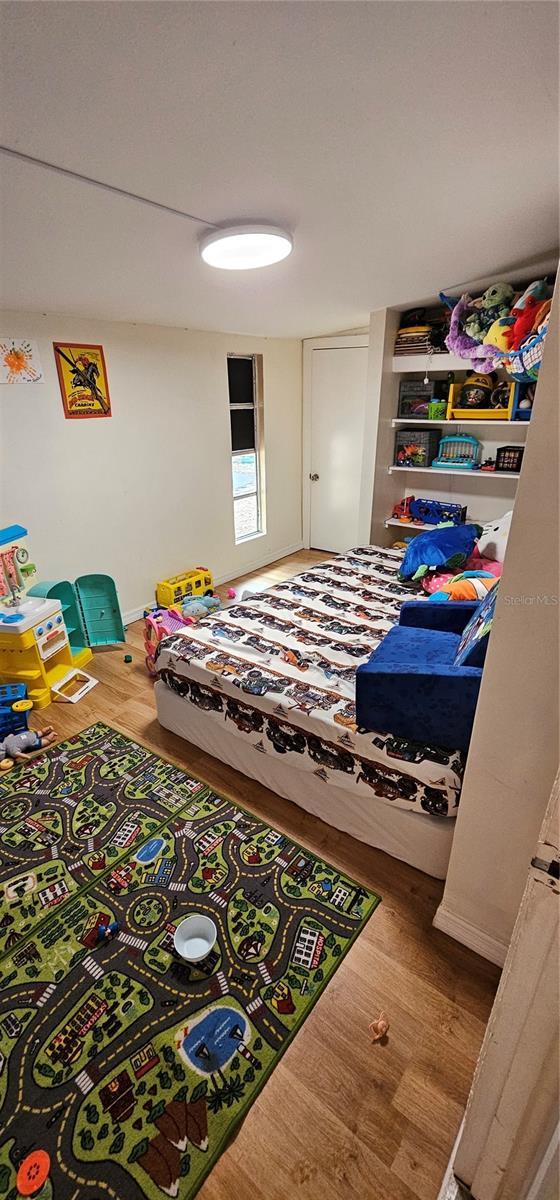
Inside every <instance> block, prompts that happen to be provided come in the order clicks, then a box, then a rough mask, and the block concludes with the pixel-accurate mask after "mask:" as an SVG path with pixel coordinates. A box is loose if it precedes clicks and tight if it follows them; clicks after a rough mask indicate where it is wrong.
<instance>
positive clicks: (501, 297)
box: [464, 283, 514, 342]
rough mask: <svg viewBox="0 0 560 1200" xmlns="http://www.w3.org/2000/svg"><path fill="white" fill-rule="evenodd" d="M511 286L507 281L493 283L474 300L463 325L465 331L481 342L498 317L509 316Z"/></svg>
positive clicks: (511, 298) (511, 297)
mask: <svg viewBox="0 0 560 1200" xmlns="http://www.w3.org/2000/svg"><path fill="white" fill-rule="evenodd" d="M513 295H514V292H513V288H512V287H511V285H510V284H509V283H493V284H492V286H491V287H489V288H487V289H486V291H485V292H484V295H483V296H481V297H480V299H479V300H474V301H473V303H472V308H473V309H474V311H472V312H471V314H470V316H469V317H467V319H466V321H465V325H464V329H465V333H468V335H469V337H472V338H474V340H475V341H477V342H481V341H482V339H483V337H484V335H485V334H486V333H487V332H488V330H489V329H490V326H491V325H493V324H494V321H497V320H498V319H499V318H500V317H509V315H510V309H511V305H512V301H513Z"/></svg>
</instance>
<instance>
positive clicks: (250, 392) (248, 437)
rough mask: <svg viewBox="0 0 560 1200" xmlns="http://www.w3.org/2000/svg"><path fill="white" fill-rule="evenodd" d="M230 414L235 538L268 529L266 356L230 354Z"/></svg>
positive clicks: (253, 534) (228, 362)
mask: <svg viewBox="0 0 560 1200" xmlns="http://www.w3.org/2000/svg"><path fill="white" fill-rule="evenodd" d="M227 371H228V388H229V418H230V425H231V471H232V481H233V520H234V526H235V540H236V542H242V541H244V540H245V538H250V537H255V535H256V534H258V533H262V532H263V530H264V511H263V510H264V504H263V490H264V489H263V486H262V484H263V475H264V462H263V446H262V431H263V430H262V426H263V423H262V359H261V356H260V355H257V354H252V355H238V354H228V359H227Z"/></svg>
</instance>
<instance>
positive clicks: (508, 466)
mask: <svg viewBox="0 0 560 1200" xmlns="http://www.w3.org/2000/svg"><path fill="white" fill-rule="evenodd" d="M524 450H525V447H524V446H498V449H497V450H496V468H495V469H496V471H502V472H503V473H504V474H507V473H508V471H514V472H517V471H520V470H521V463H522V462H523V454H524Z"/></svg>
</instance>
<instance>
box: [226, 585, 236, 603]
mask: <svg viewBox="0 0 560 1200" xmlns="http://www.w3.org/2000/svg"><path fill="white" fill-rule="evenodd" d="M236 596H237V592H236V590H235V588H228V590H227V598H228V600H235V597H236Z"/></svg>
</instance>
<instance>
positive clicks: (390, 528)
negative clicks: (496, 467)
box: [369, 275, 531, 545]
mask: <svg viewBox="0 0 560 1200" xmlns="http://www.w3.org/2000/svg"><path fill="white" fill-rule="evenodd" d="M491 282H492V280H491V279H488V280H487V281H486V282H485V281H483V280H481V281H480V292H482V291H484V288H485V287H486V286H488V284H490V283H491ZM511 282H512V283H513V284H514V285H518V284H520V283H522V282H523V281H522V279H521V280H520V279H519V277H518V276H515V277H513V275H512V277H511ZM527 282H530V281H529V279H527ZM477 287H478V284H477ZM432 303H433V304H437V300H435V299H434V300H433V301H430V300H427V301H426V304H427V305H430V304H432ZM410 307H413V305H403V306H402V307H400V308H387V309H381V310H378V311H377V312H375V313H372V317H371V323H370V347H373V354H372V353H371V350H370V357H371V362H370V378H369V387H370V396H371V398H372V404H373V405H374V411H375V413H376V422H375V433H376V441H375V474H374V491H373V505H372V523H371V540H372V542H377V543H379V544H384V545H390V544H391V542H392V541H393V540H394V539H395V536H396V535H395V529H396V528H397V527H398V528H399V529H402V530H407V531H408V533H409V534H414V533H421V532H422V531H423V530H424V529H426V528H433V526H425V525H423V524H422V523H421V522H404V523H403V522H400V521H399V520H397V519H396V518H393V517H391V513H392V511H393V508H394V507H395V505H396V504H397V503H399V501H400V500H402V499H403V497H408V496H416V497H417V498H426V499H432V500H440V501H441V502H442V503H446V502H449V503H455V504H460V505H462V506H466V507H467V520H468V521H469V520H473V521H476V522H477V523H478V524H486V523H487V522H489V521H492V520H494V519H495V518H498V517H501V516H503V514H504V513H505V512H507V511H508V509H511V508H513V505H514V502H515V495H516V491H517V485H518V482H519V478H520V474H521V472H520V471H516V472H513V471H512V472H504V471H480V470H479V471H466V470H462V469H460V468H457V467H456V468H453V467H451V466H450V467H449V468H439V467H437V468H434V467H397V466H395V465H394V446H395V431H396V430H397V429H406V428H410V429H418V430H420V429H423V430H426V429H434V428H435V429H437V430H439V431H440V433H441V435H442V436H443V434H444V433H453V432H455V431H459V432H460V433H463V434H466V433H468V432H469V431H470V432H472V433H473V435H474V436H475V437H477V438H478V439H479V441H480V442H481V444H482V448H481V461H484V459H485V458H487V457H491V458H494V457H495V455H496V450H497V448H498V447H499V446H501V445H507V444H509V443H511V444H512V445H522V446H524V445H525V443H526V441H527V437H528V433H527V430H528V427H529V426H530V424H531V422H530V421H512V420H500V419H498V420H495V419H494V420H492V419H490V420H489V419H488V418H486V419H481V420H478V421H477V420H476V417H467V418H465V419H463V420H461V419H457V418H453V419H450V420H447V419H445V418H444V419H443V420H440V421H439V420H436V421H430V420H428V419H427V418H421V417H412V418H411V417H408V418H407V417H398V416H397V415H396V414H397V412H398V398H399V384H400V381H401V379H409V378H410V377H411V376H412V377H414V376H416V378H417V379H419V380H423V379H424V377H425V376H426V374H427V375H428V377H429V378H430V379H433V378H435V379H439V380H441V379H445V376H446V375H447V374H448V373H449V372H450V371H453V372H454V373H455V375H456V377H457V378H458V380H461V379H464V378H466V376H467V375H468V374H469V373H470V372H471V370H472V367H471V365H470V362H468V361H467V360H465V359H461V358H458V357H457V356H456V355H454V354H433V355H431V356H430V355H428V354H425V353H422V354H414V355H395V354H394V345H395V338H396V334H397V330H398V327H399V324H400V318H401V312H402V311H404V310H405V309H406V308H410ZM500 376H501V377H502V378H504V379H509V378H510V377H509V376H507V375H506V373H505V372H499V377H500ZM522 469H523V467H521V470H522ZM407 472H408V475H409V478H407V479H403V476H405V475H406V473H407ZM486 481H487V482H486ZM472 504H474V506H475V514H476V515H474V514H473V513H472V511H471V505H472Z"/></svg>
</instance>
